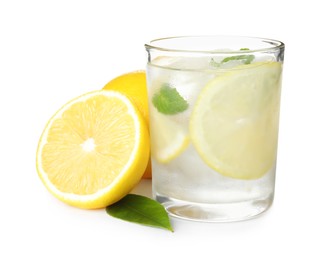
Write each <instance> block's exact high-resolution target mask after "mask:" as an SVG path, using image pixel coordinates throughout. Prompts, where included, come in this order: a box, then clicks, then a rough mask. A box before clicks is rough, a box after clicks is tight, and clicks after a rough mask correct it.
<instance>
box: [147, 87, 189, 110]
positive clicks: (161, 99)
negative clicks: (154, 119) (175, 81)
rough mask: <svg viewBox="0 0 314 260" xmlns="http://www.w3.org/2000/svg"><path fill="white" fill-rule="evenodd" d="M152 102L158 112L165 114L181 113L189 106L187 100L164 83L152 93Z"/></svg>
mask: <svg viewBox="0 0 314 260" xmlns="http://www.w3.org/2000/svg"><path fill="white" fill-rule="evenodd" d="M152 102H153V104H154V106H155V107H156V108H157V110H158V111H159V112H160V113H163V114H166V115H175V114H178V113H181V112H183V111H185V110H186V109H187V108H188V107H189V104H188V102H187V101H186V100H185V99H184V98H183V97H181V96H180V94H179V92H178V91H177V90H176V89H175V88H172V87H170V86H169V85H168V84H164V85H163V86H162V87H161V88H160V89H159V91H158V92H157V93H155V94H154V96H153V98H152Z"/></svg>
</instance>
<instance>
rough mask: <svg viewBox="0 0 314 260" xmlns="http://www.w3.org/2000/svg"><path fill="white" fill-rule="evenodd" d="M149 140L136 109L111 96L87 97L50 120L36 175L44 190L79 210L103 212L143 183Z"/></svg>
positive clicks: (98, 93)
mask: <svg viewBox="0 0 314 260" xmlns="http://www.w3.org/2000/svg"><path fill="white" fill-rule="evenodd" d="M148 158H149V135H148V129H147V127H146V124H145V121H144V119H143V117H142V116H141V114H140V113H139V111H138V110H137V108H136V107H135V106H134V105H133V104H132V103H131V101H130V100H129V99H128V98H127V97H126V96H124V95H122V94H120V93H118V92H116V91H109V90H101V91H95V92H91V93H87V94H85V95H82V96H80V97H77V98H76V99H74V100H72V101H70V102H69V103H67V104H66V105H64V106H63V107H62V108H61V109H60V110H59V111H57V112H56V114H55V115H54V116H53V117H52V118H51V119H50V120H49V122H48V123H47V125H46V128H45V129H44V131H43V134H42V136H41V138H40V141H39V144H38V149H37V159H36V163H37V171H38V174H39V176H40V178H41V180H42V181H43V183H44V184H45V186H46V187H47V189H48V190H49V191H50V192H51V193H52V194H53V195H54V196H56V197H57V198H59V199H60V200H61V201H63V202H65V203H67V204H70V205H73V206H76V207H80V208H88V209H94V208H102V207H106V206H107V205H110V204H112V203H114V202H116V201H118V200H119V199H121V198H122V197H123V196H125V195H126V194H127V193H128V192H129V191H130V190H131V189H132V188H133V187H134V186H135V185H136V184H137V183H138V182H139V180H140V179H141V177H142V175H143V172H144V170H145V168H146V165H147V162H148Z"/></svg>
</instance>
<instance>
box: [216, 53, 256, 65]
mask: <svg viewBox="0 0 314 260" xmlns="http://www.w3.org/2000/svg"><path fill="white" fill-rule="evenodd" d="M249 50H250V49H249V48H241V49H240V51H249ZM254 59H255V56H254V55H235V56H230V57H226V58H224V59H223V60H222V61H221V62H216V61H215V60H214V59H213V58H212V59H211V61H210V66H211V67H216V68H218V67H220V66H221V64H222V63H225V62H228V61H232V60H240V61H242V63H244V64H250V63H251V62H252V61H253V60H254Z"/></svg>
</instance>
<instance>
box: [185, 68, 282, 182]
mask: <svg viewBox="0 0 314 260" xmlns="http://www.w3.org/2000/svg"><path fill="white" fill-rule="evenodd" d="M280 79H281V64H280V63H278V62H258V63H253V64H251V65H240V66H238V67H237V68H235V69H234V70H231V71H229V72H226V73H224V74H222V75H221V76H218V77H216V78H214V79H213V80H211V81H210V82H209V83H208V84H207V86H206V87H205V88H204V89H203V90H202V91H201V93H200V95H199V97H198V99H197V101H196V104H195V107H194V109H193V111H192V115H191V120H190V132H191V139H192V142H193V144H194V146H195V148H196V150H197V151H198V153H199V154H200V156H201V158H202V159H203V160H204V161H205V162H206V163H207V164H208V165H209V166H210V167H212V168H213V169H215V170H216V171H217V172H219V173H221V174H223V175H225V176H227V177H232V178H238V179H257V178H260V177H262V176H263V175H264V174H265V173H267V172H268V171H269V170H270V169H271V168H272V167H273V165H274V163H275V160H276V152H277V133H278V116H279V98H280Z"/></svg>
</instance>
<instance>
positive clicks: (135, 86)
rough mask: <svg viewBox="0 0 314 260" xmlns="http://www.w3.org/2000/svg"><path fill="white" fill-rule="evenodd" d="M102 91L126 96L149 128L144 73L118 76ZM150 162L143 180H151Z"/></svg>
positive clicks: (137, 72)
mask: <svg viewBox="0 0 314 260" xmlns="http://www.w3.org/2000/svg"><path fill="white" fill-rule="evenodd" d="M103 89H109V90H116V91H118V92H120V93H122V94H124V95H126V96H127V97H128V98H129V99H130V100H131V101H132V102H133V103H134V105H135V106H136V107H137V108H138V110H139V111H140V113H141V114H142V116H143V117H144V119H145V122H146V124H147V127H148V128H149V117H148V100H147V89H146V74H145V71H141V70H139V71H134V72H129V73H126V74H123V75H120V76H118V77H116V78H114V79H113V80H111V81H109V82H108V83H107V84H106V85H105V86H104V88H103ZM151 176H152V173H151V162H150V161H149V162H148V164H147V168H146V170H145V172H144V175H143V178H147V179H149V178H151Z"/></svg>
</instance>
